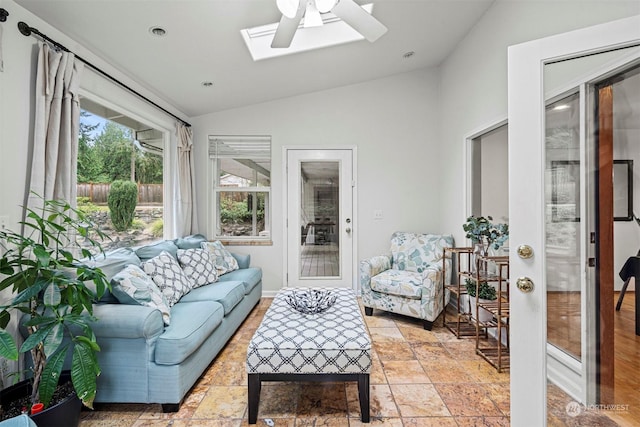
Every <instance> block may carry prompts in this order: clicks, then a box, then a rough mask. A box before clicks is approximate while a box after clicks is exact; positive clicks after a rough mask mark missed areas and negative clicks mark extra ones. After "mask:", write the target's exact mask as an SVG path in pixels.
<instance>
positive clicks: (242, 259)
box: [231, 252, 251, 268]
mask: <svg viewBox="0 0 640 427" xmlns="http://www.w3.org/2000/svg"><path fill="white" fill-rule="evenodd" d="M231 255H233V257H234V258H235V259H236V261H238V267H240V268H249V265H250V264H251V255H249V254H246V255H243V254H236V253H233V252H232V253H231Z"/></svg>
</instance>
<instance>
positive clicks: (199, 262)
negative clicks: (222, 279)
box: [178, 249, 218, 288]
mask: <svg viewBox="0 0 640 427" xmlns="http://www.w3.org/2000/svg"><path fill="white" fill-rule="evenodd" d="M178 262H179V263H180V267H182V271H184V274H186V275H187V277H189V279H191V284H192V285H193V286H192V287H193V288H197V287H198V286H202V285H207V284H209V283H213V282H215V281H216V280H218V270H217V269H216V264H215V263H214V262H213V257H212V256H211V252H209V251H208V250H206V249H178Z"/></svg>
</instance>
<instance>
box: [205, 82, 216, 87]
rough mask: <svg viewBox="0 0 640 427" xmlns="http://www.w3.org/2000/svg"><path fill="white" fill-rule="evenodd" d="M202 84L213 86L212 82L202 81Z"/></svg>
mask: <svg viewBox="0 0 640 427" xmlns="http://www.w3.org/2000/svg"><path fill="white" fill-rule="evenodd" d="M202 86H204V87H211V86H213V82H202Z"/></svg>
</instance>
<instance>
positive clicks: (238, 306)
mask: <svg viewBox="0 0 640 427" xmlns="http://www.w3.org/2000/svg"><path fill="white" fill-rule="evenodd" d="M202 241H206V238H205V237H204V236H200V235H195V236H189V237H186V238H182V239H176V240H173V241H169V240H165V241H161V242H157V243H154V244H152V245H148V246H143V247H140V248H138V249H136V250H134V249H132V248H121V249H117V250H115V251H112V252H110V253H107V254H106V255H105V256H104V257H99V258H98V259H97V260H96V261H95V262H96V264H97V265H98V266H99V267H100V268H102V270H103V271H104V272H105V274H106V275H107V278H108V279H110V278H111V277H113V275H114V274H116V273H117V272H118V271H120V270H121V269H122V268H124V266H126V265H129V264H136V265H140V263H141V262H142V261H144V260H146V259H150V258H152V257H154V256H156V255H158V254H159V253H160V252H162V251H167V252H169V253H171V254H172V255H175V254H176V252H177V250H178V249H191V248H198V247H200V243H201V242H202ZM232 255H233V257H234V258H235V259H236V260H237V262H238V265H239V267H240V268H239V269H237V270H235V271H232V272H229V273H225V274H223V275H221V276H220V277H219V278H218V281H216V282H214V283H211V284H207V285H204V286H200V287H198V288H195V289H192V290H191V291H190V292H189V293H187V294H186V295H184V296H183V297H182V298H181V299H180V300H179V301H178V302H177V303H176V304H175V305H173V306H172V307H171V322H170V325H169V326H165V324H164V322H163V318H162V315H161V313H160V311H159V310H157V309H155V308H151V307H145V306H142V305H127V304H121V303H119V302H118V300H117V299H116V298H115V297H114V296H113V295H111V294H110V293H108V294H107V295H105V296H104V297H103V298H102V299H101V300H100V302H98V303H97V304H95V305H94V316H95V317H96V318H97V319H98V320H97V321H96V322H95V324H94V325H93V330H94V332H95V334H96V337H97V340H98V344H99V345H100V349H101V351H100V352H99V353H98V361H99V363H100V367H101V369H102V374H101V375H100V376H99V377H98V392H97V395H96V399H95V401H96V402H114V403H126V402H129V403H160V404H162V408H163V411H164V412H175V411H177V410H178V409H179V406H180V403H181V402H182V400H183V398H184V396H185V394H186V393H187V392H188V391H189V389H190V388H191V387H192V386H193V385H194V383H195V382H196V381H197V380H198V378H199V377H200V376H201V375H202V373H203V372H204V371H205V370H206V369H207V367H208V366H209V365H210V364H211V362H212V361H213V359H214V358H215V357H216V355H217V354H218V353H219V352H220V350H221V349H222V348H223V347H224V346H225V344H226V343H227V341H228V340H229V338H231V337H232V336H233V334H234V333H235V331H236V330H237V329H238V327H239V326H240V325H241V324H242V322H243V321H244V320H245V318H246V317H247V315H248V314H249V313H250V312H251V310H252V309H253V308H254V307H255V306H256V305H257V304H258V303H259V301H260V298H261V295H262V270H261V269H260V268H258V267H250V265H249V264H250V257H249V256H248V255H237V254H232Z"/></svg>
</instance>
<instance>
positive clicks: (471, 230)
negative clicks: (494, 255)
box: [462, 215, 509, 270]
mask: <svg viewBox="0 0 640 427" xmlns="http://www.w3.org/2000/svg"><path fill="white" fill-rule="evenodd" d="M491 221H493V218H492V217H491V216H487V217H484V216H473V215H472V216H470V217H468V218H467V222H466V223H464V224H463V225H462V229H463V230H464V231H465V232H466V233H467V234H466V235H465V237H466V238H467V239H471V243H473V245H474V252H473V253H474V257H473V262H472V264H473V265H472V266H471V268H472V270H475V268H476V260H477V258H478V256H486V255H488V254H489V250H490V249H493V250H498V249H500V247H501V246H502V245H503V244H504V242H506V241H507V239H509V225H508V224H505V223H502V224H494V223H492V222H491Z"/></svg>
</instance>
